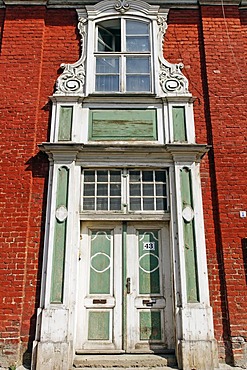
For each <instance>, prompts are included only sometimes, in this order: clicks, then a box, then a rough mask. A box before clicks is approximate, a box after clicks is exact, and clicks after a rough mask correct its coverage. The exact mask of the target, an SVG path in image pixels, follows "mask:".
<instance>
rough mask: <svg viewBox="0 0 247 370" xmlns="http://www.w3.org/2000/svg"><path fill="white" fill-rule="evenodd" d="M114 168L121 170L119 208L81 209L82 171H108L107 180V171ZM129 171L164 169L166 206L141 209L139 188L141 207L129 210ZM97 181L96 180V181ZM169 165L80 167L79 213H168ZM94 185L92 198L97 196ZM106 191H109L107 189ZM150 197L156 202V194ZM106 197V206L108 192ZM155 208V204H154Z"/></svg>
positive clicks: (154, 182) (141, 198)
mask: <svg viewBox="0 0 247 370" xmlns="http://www.w3.org/2000/svg"><path fill="white" fill-rule="evenodd" d="M114 170H117V171H120V172H121V209H119V210H110V209H108V210H95V209H94V210H88V209H85V210H84V209H83V197H84V196H83V191H84V171H95V173H96V171H108V180H109V171H114ZM130 171H141V172H143V171H164V172H165V173H166V182H165V186H166V195H165V196H164V198H166V203H167V208H166V209H163V210H143V209H142V207H143V199H144V198H143V194H142V190H141V196H140V201H141V209H140V210H130V180H129V177H130ZM97 183H98V182H97ZM152 183H153V185H154V187H155V184H156V181H155V180H153V182H152ZM109 184H110V182H109V181H108V188H109ZM169 185H170V184H169V167H160V168H159V167H155V168H151V167H143V168H139V167H138V166H136V167H131V168H130V167H102V168H99V167H85V168H83V167H82V168H81V197H80V199H81V201H80V213H81V214H95V215H97V214H129V215H131V214H132V215H135V214H142V215H145V214H146V215H148V214H150V215H154V214H157V215H158V214H161V215H163V214H167V213H169V210H170V205H169ZM94 186H95V195H94V199H96V198H97V195H96V188H97V187H96V182H94ZM140 186H141V189H142V185H141V182H140ZM108 192H109V189H108ZM150 198H153V200H154V203H155V202H156V194H154V195H153V196H150ZM158 198H163V196H160V197H158ZM107 199H108V206H109V200H110V197H109V193H108V196H107ZM155 208H156V206H155Z"/></svg>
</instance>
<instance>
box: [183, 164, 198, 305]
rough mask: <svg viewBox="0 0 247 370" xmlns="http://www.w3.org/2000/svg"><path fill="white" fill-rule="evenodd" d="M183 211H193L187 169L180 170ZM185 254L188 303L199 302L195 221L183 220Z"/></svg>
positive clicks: (189, 174) (188, 171) (189, 175)
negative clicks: (187, 208) (186, 208)
mask: <svg viewBox="0 0 247 370" xmlns="http://www.w3.org/2000/svg"><path fill="white" fill-rule="evenodd" d="M180 178H181V197H182V209H183V210H184V209H185V207H190V208H191V209H192V210H193V200H192V187H191V172H190V170H189V169H187V168H183V169H181V170H180ZM183 232H184V253H185V268H186V286H187V300H188V302H191V303H192V302H199V292H198V277H197V264H196V243H195V230H194V219H193V218H192V219H191V221H188V220H185V219H184V218H183Z"/></svg>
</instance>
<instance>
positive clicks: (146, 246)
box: [143, 242, 155, 251]
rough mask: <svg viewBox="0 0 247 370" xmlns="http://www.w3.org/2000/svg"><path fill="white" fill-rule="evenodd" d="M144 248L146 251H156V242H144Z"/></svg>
mask: <svg viewBox="0 0 247 370" xmlns="http://www.w3.org/2000/svg"><path fill="white" fill-rule="evenodd" d="M143 250H144V251H155V243H154V242H149V243H145V242H144V243H143Z"/></svg>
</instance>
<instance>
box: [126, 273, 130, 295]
mask: <svg viewBox="0 0 247 370" xmlns="http://www.w3.org/2000/svg"><path fill="white" fill-rule="evenodd" d="M126 288H127V294H130V278H129V277H128V278H127V280H126Z"/></svg>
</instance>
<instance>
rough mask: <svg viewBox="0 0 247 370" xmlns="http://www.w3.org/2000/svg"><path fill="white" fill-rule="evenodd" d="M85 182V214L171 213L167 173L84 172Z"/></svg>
mask: <svg viewBox="0 0 247 370" xmlns="http://www.w3.org/2000/svg"><path fill="white" fill-rule="evenodd" d="M82 180H83V185H82V189H83V191H82V197H83V202H82V209H83V211H113V212H121V211H123V210H124V212H126V211H127V210H128V211H130V212H154V211H155V212H160V211H166V210H167V172H166V170H121V169H114V170H104V169H101V170H84V171H83V176H82ZM122 204H124V208H122ZM125 206H127V208H126V207H125Z"/></svg>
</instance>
